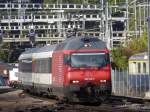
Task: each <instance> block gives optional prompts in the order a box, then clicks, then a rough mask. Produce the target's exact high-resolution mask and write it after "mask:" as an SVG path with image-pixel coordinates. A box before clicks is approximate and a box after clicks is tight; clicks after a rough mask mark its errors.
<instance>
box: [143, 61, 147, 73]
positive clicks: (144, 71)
mask: <svg viewBox="0 0 150 112" xmlns="http://www.w3.org/2000/svg"><path fill="white" fill-rule="evenodd" d="M143 73H146V63H145V62H144V63H143Z"/></svg>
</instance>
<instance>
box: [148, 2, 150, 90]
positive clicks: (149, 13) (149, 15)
mask: <svg viewBox="0 0 150 112" xmlns="http://www.w3.org/2000/svg"><path fill="white" fill-rule="evenodd" d="M149 6H150V0H148V19H147V20H148V64H149V66H148V68H149V67H150V7H149ZM148 71H149V72H148V73H149V91H150V68H149V69H148Z"/></svg>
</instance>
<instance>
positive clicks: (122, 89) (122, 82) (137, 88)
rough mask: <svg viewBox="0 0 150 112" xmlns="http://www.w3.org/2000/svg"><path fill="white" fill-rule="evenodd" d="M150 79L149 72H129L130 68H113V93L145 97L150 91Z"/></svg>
mask: <svg viewBox="0 0 150 112" xmlns="http://www.w3.org/2000/svg"><path fill="white" fill-rule="evenodd" d="M149 79H150V78H149V75H148V74H129V72H128V70H124V71H123V70H112V93H113V94H114V95H119V96H130V97H141V98H145V97H147V96H146V93H147V92H148V91H149ZM149 97H150V96H149Z"/></svg>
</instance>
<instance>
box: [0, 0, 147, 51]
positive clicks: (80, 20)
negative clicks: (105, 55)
mask: <svg viewBox="0 0 150 112" xmlns="http://www.w3.org/2000/svg"><path fill="white" fill-rule="evenodd" d="M23 1H24V0H18V3H17V2H16V3H11V2H9V3H0V10H3V11H1V26H0V29H1V30H4V33H5V32H11V33H9V34H4V35H3V37H4V38H3V42H7V43H10V42H16V43H17V42H22V43H23V42H28V41H29V39H28V36H27V34H28V33H29V30H30V28H31V24H32V27H33V28H34V30H35V33H36V34H35V36H36V41H37V42H45V44H52V43H57V42H61V41H63V40H64V39H65V38H66V33H67V31H68V30H69V29H75V30H76V31H75V36H77V37H78V36H82V35H89V36H94V37H98V38H100V39H102V40H103V41H105V42H106V43H107V46H108V48H110V49H111V48H113V47H116V46H118V45H120V44H122V43H124V42H126V41H128V40H130V38H131V37H133V36H134V37H136V38H140V37H141V36H142V34H143V31H144V29H145V28H146V24H147V9H148V4H147V3H148V2H147V0H145V1H142V2H141V1H140V0H125V1H124V2H123V3H118V2H117V0H116V2H115V3H114V4H110V3H109V2H108V1H107V0H99V4H88V2H87V3H85V4H63V3H62V2H61V1H59V2H57V3H56V4H40V3H30V2H28V3H26V4H24V3H23ZM26 1H28V0H26ZM5 10H6V11H7V14H6V13H3V12H4V11H5ZM16 23H17V25H16ZM7 24H8V25H7ZM14 24H15V25H14ZM89 24H90V25H89ZM117 25H119V28H118V27H117ZM16 31H19V32H20V33H19V34H16V33H12V32H16Z"/></svg>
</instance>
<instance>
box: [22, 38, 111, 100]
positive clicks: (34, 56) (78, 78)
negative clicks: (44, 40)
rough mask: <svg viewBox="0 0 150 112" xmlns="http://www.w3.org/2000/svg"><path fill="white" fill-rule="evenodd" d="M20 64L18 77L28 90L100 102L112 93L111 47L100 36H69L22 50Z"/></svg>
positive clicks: (70, 98) (69, 98)
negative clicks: (40, 46)
mask: <svg viewBox="0 0 150 112" xmlns="http://www.w3.org/2000/svg"><path fill="white" fill-rule="evenodd" d="M19 65H20V67H19V72H20V74H19V80H20V81H21V82H22V86H23V88H24V89H26V90H28V91H34V92H38V93H47V94H51V95H56V96H58V97H60V98H67V99H68V100H70V101H80V102H81V101H83V102H84V101H86V102H87V101H88V102H99V101H101V100H102V99H103V98H104V97H105V98H106V96H109V95H110V94H111V74H110V72H111V68H110V57H109V50H108V49H107V48H106V45H105V43H104V42H103V41H101V40H99V39H98V38H94V37H92V38H90V37H80V38H68V39H66V40H65V41H64V42H62V43H59V44H57V45H52V46H46V47H43V48H34V49H31V50H29V51H26V52H24V53H23V54H21V56H20V57H19ZM26 67H27V68H26Z"/></svg>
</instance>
